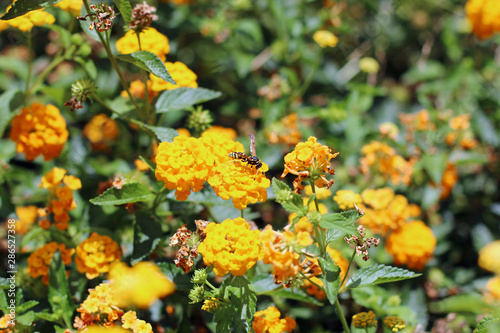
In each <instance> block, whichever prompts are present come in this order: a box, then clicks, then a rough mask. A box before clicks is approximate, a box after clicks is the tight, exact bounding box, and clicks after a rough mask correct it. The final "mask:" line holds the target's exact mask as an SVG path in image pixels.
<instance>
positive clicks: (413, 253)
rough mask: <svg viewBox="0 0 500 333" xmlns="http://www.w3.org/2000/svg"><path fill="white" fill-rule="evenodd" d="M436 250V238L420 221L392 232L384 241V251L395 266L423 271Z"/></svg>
mask: <svg viewBox="0 0 500 333" xmlns="http://www.w3.org/2000/svg"><path fill="white" fill-rule="evenodd" d="M367 215H368V214H367ZM435 248H436V237H435V236H434V234H433V233H432V230H431V229H430V228H429V227H428V226H426V225H425V223H424V222H422V221H412V222H409V223H407V224H404V225H402V226H401V227H400V228H399V229H397V230H394V231H393V232H392V233H391V234H390V235H389V237H387V239H386V243H385V249H386V251H387V252H388V253H390V254H392V255H393V256H394V263H395V264H396V265H404V264H406V265H407V266H408V268H409V269H419V270H420V269H423V268H424V266H425V264H426V263H427V261H429V259H430V258H431V257H432V255H433V253H434V249H435Z"/></svg>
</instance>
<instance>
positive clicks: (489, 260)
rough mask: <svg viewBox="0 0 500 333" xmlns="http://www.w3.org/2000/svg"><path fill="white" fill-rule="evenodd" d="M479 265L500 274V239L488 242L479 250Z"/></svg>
mask: <svg viewBox="0 0 500 333" xmlns="http://www.w3.org/2000/svg"><path fill="white" fill-rule="evenodd" d="M478 265H479V267H481V268H482V269H485V270H487V271H490V272H493V273H495V274H497V275H500V240H496V241H493V242H491V243H488V244H486V246H484V247H483V248H482V249H481V250H479V258H478Z"/></svg>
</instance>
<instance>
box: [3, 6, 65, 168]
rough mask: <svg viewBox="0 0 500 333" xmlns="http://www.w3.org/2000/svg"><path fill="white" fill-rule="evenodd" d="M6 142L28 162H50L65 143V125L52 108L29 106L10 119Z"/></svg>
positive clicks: (56, 109) (39, 105) (38, 104)
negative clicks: (13, 146) (9, 129)
mask: <svg viewBox="0 0 500 333" xmlns="http://www.w3.org/2000/svg"><path fill="white" fill-rule="evenodd" d="M30 13H31V12H30ZM23 17H24V16H23ZM8 22H11V21H8ZM10 139H11V140H12V141H14V142H15V143H16V149H17V152H18V153H24V154H25V155H26V159H27V160H28V161H32V160H34V159H35V158H36V157H37V156H38V155H43V157H44V159H45V160H46V161H50V160H52V159H54V158H56V157H58V156H59V155H60V154H61V151H62V149H63V148H64V144H65V143H66V141H67V140H68V131H67V129H66V121H65V120H64V118H63V117H62V116H61V113H60V112H59V109H58V108H57V107H55V106H54V105H51V104H48V105H43V104H41V103H33V104H31V105H30V106H29V107H24V108H22V109H21V113H20V114H18V115H17V116H15V117H14V119H12V128H11V132H10Z"/></svg>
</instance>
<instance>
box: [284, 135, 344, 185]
mask: <svg viewBox="0 0 500 333" xmlns="http://www.w3.org/2000/svg"><path fill="white" fill-rule="evenodd" d="M338 154H339V153H335V154H332V150H331V149H330V148H328V146H323V145H321V144H320V143H318V142H317V139H316V138H315V137H313V136H311V137H309V139H307V141H306V142H299V143H298V144H297V145H296V146H295V149H294V150H293V151H292V152H291V153H288V154H287V155H286V156H285V170H284V171H283V174H282V175H281V177H282V178H283V177H285V176H286V175H287V174H289V173H291V174H292V175H295V176H297V178H296V179H295V180H294V181H293V187H294V188H295V192H296V193H300V191H301V190H302V189H303V188H304V186H303V185H302V181H304V180H308V181H310V182H314V184H315V185H316V187H319V188H322V187H326V188H330V186H332V185H333V183H334V180H328V179H326V177H325V175H334V174H335V170H334V169H333V168H332V167H331V165H330V160H331V159H332V158H335V157H337V155H338Z"/></svg>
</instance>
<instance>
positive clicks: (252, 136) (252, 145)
mask: <svg viewBox="0 0 500 333" xmlns="http://www.w3.org/2000/svg"><path fill="white" fill-rule="evenodd" d="M250 154H252V156H257V154H256V153H255V136H254V135H253V133H252V134H250Z"/></svg>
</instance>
